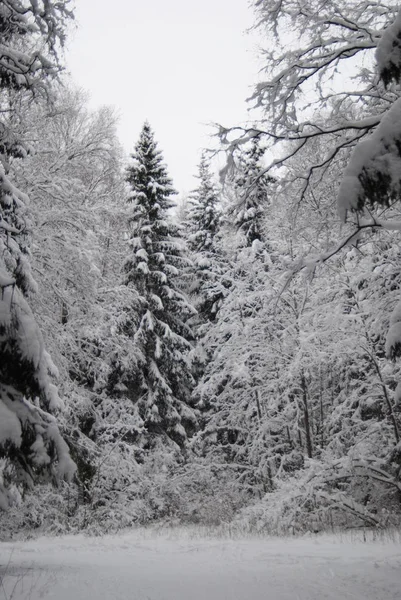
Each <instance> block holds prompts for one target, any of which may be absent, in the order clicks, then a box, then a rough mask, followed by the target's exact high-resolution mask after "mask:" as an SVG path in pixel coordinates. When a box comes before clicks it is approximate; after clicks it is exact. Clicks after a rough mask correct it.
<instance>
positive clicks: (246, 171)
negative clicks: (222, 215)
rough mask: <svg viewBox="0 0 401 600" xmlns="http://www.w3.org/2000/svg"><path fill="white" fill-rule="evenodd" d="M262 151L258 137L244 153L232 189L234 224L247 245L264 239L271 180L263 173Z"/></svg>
mask: <svg viewBox="0 0 401 600" xmlns="http://www.w3.org/2000/svg"><path fill="white" fill-rule="evenodd" d="M263 154H264V150H263V149H262V148H261V147H260V145H259V141H258V139H257V138H254V139H253V140H252V145H251V147H250V148H249V150H247V151H246V152H245V154H244V156H243V159H242V164H241V165H240V167H239V175H237V177H236V178H235V181H234V189H235V195H236V200H235V203H234V205H233V207H232V209H231V210H232V215H233V216H234V221H235V225H236V226H237V228H238V230H239V231H240V232H241V233H242V234H243V235H244V236H245V246H247V247H250V246H252V244H253V243H254V242H255V241H258V242H265V240H264V236H263V226H262V220H263V216H264V214H265V209H266V206H267V205H268V193H269V186H270V185H271V183H272V182H273V179H272V178H271V177H269V176H265V175H264V174H263V167H262V166H261V164H260V161H261V159H262V157H263Z"/></svg>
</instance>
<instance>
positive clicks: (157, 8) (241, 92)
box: [67, 0, 257, 193]
mask: <svg viewBox="0 0 401 600" xmlns="http://www.w3.org/2000/svg"><path fill="white" fill-rule="evenodd" d="M75 15H76V21H77V25H78V28H77V30H76V32H75V33H73V34H72V35H71V36H70V40H69V44H68V46H69V48H68V52H67V67H68V69H69V70H70V72H71V74H72V77H73V80H74V81H75V82H76V83H77V84H78V85H79V86H81V87H83V88H84V89H86V90H88V91H89V92H90V94H91V104H92V106H94V107H96V106H100V105H102V104H112V105H114V106H116V108H117V110H118V112H119V114H120V116H121V120H120V127H119V136H120V140H121V142H122V143H123V145H124V147H125V149H126V151H127V152H131V151H132V150H133V147H134V144H135V142H136V140H137V138H138V136H139V133H140V130H141V127H142V124H143V122H144V120H145V119H148V120H149V122H150V124H151V126H152V127H153V129H154V131H155V135H156V140H157V141H158V143H159V146H160V149H161V150H162V151H163V154H164V158H165V161H166V163H167V166H168V168H169V172H170V175H171V176H172V177H173V180H174V184H175V187H176V189H178V190H179V191H180V192H181V193H182V192H185V191H189V190H190V189H192V188H193V187H194V185H196V180H194V179H193V176H194V175H195V174H196V171H197V164H198V162H199V149H200V148H202V147H205V146H207V145H210V142H209V141H208V137H207V136H208V134H209V133H210V131H211V130H210V129H209V128H208V127H207V126H206V124H207V123H210V122H219V123H222V124H223V125H235V124H237V123H238V122H240V121H244V120H245V119H246V116H247V107H246V102H245V99H246V97H247V96H249V94H250V92H251V88H252V85H253V83H254V82H255V80H256V72H257V60H256V56H255V50H254V47H255V41H254V40H252V37H251V36H249V35H247V34H246V33H245V30H246V29H247V28H248V27H249V26H250V25H251V24H252V19H253V14H252V10H251V9H250V8H248V2H247V0H200V1H196V2H193V1H191V0H151V1H149V0H113V1H111V0H76V11H75Z"/></svg>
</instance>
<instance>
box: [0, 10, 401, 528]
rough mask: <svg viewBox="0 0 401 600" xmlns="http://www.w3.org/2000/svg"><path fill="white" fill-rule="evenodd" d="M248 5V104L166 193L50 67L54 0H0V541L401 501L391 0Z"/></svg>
mask: <svg viewBox="0 0 401 600" xmlns="http://www.w3.org/2000/svg"><path fill="white" fill-rule="evenodd" d="M250 10H253V11H254V17H255V26H254V27H255V29H256V30H257V32H258V36H259V37H260V39H261V40H262V44H263V48H262V49H261V60H262V61H263V69H262V71H261V74H260V79H259V80H258V81H256V82H254V87H253V93H252V95H251V97H250V98H249V99H248V105H249V109H250V113H249V114H250V121H249V122H248V123H247V124H246V125H237V124H235V123H234V124H232V127H230V128H226V127H223V126H222V125H216V126H215V128H214V132H213V134H214V135H213V136H212V138H211V141H210V146H209V147H206V148H200V149H199V156H200V160H199V164H198V165H197V166H196V165H194V172H195V171H196V173H197V182H198V184H197V187H196V188H195V189H194V190H192V192H191V193H190V194H188V196H187V197H181V198H179V197H178V194H177V192H176V191H175V188H174V182H173V181H172V179H171V177H170V174H169V169H168V165H166V164H165V162H164V157H163V148H161V147H160V146H159V143H158V139H157V131H154V130H153V128H152V123H149V122H147V121H146V120H145V118H146V116H144V124H143V128H142V131H141V133H140V136H139V138H138V139H133V140H132V152H131V155H130V157H129V159H128V160H127V159H126V157H125V155H124V151H123V149H122V146H121V144H120V142H119V139H118V137H117V133H116V127H117V116H116V112H115V110H114V109H113V107H107V106H105V107H103V108H100V109H97V110H93V109H90V108H89V104H88V98H87V96H86V94H85V92H84V91H82V90H79V89H77V87H76V86H74V82H73V79H72V78H71V77H69V76H68V75H67V74H66V73H65V68H64V64H63V47H64V46H65V44H66V43H67V42H68V35H69V32H70V31H71V29H72V27H73V26H74V25H73V23H74V14H73V7H72V4H71V3H70V1H69V0H1V1H0V530H1V537H2V539H9V538H11V537H12V536H13V535H14V534H15V533H16V532H21V531H23V532H25V533H29V532H34V531H40V532H45V533H53V534H63V533H67V532H73V533H76V532H81V531H84V532H89V533H92V534H104V533H108V532H115V531H117V530H120V529H124V528H127V527H132V526H136V525H150V524H155V523H164V524H170V525H191V524H192V525H193V524H199V525H205V526H211V527H216V528H218V527H220V526H224V527H230V528H231V529H232V530H235V529H238V530H241V531H244V530H246V531H255V532H265V533H266V534H288V533H290V534H297V533H300V534H301V533H304V532H310V531H312V532H316V531H331V530H334V529H336V530H338V529H346V528H350V527H359V526H364V527H374V528H377V529H386V528H389V527H394V526H398V525H399V524H400V522H401V362H400V358H401V297H400V292H401V244H400V232H401V204H400V199H401V91H400V80H401V11H399V5H398V2H395V1H392V0H383V1H377V2H376V1H367V0H352V1H346V0H329V1H326V0H324V1H323V0H304V1H300V0H280V1H277V0H252V2H251V7H250ZM250 84H252V82H250ZM244 102H245V100H244ZM218 162H219V164H223V167H222V168H220V170H219V172H218V168H217V166H216V165H217V163H218Z"/></svg>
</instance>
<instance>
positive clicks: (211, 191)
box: [189, 153, 220, 252]
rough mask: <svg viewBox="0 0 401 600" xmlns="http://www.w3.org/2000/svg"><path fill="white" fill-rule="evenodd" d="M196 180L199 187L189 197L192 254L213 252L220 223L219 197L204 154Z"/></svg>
mask: <svg viewBox="0 0 401 600" xmlns="http://www.w3.org/2000/svg"><path fill="white" fill-rule="evenodd" d="M198 179H199V185H198V187H197V188H196V189H195V190H194V191H193V192H192V194H191V196H190V210H189V227H190V231H191V234H190V238H189V242H190V247H191V249H192V250H193V251H194V252H205V251H209V252H213V251H214V244H215V237H216V234H217V232H218V230H219V222H220V218H219V213H218V210H217V205H218V202H219V197H218V192H217V190H216V187H215V185H214V183H213V181H212V176H211V173H210V165H209V162H208V160H207V158H206V156H205V154H204V153H203V154H202V158H201V161H200V163H199V174H198Z"/></svg>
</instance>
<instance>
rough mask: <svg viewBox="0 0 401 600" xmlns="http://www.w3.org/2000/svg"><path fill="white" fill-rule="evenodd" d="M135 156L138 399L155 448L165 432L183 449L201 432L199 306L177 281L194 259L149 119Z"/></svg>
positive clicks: (132, 220)
mask: <svg viewBox="0 0 401 600" xmlns="http://www.w3.org/2000/svg"><path fill="white" fill-rule="evenodd" d="M132 159H133V162H132V164H131V166H129V168H128V171H127V181H128V183H129V185H130V188H131V194H130V196H129V200H128V202H129V206H130V215H129V236H130V238H129V255H128V257H127V259H126V261H125V264H124V271H125V283H126V285H128V286H134V287H135V288H136V289H137V290H138V293H139V295H140V305H141V308H140V311H139V312H140V315H139V320H137V321H135V322H133V323H131V324H130V326H129V327H128V328H127V331H126V333H127V335H129V336H130V337H132V340H133V343H135V344H137V347H138V349H139V350H140V352H141V354H142V360H141V363H140V366H139V369H138V372H137V376H136V386H133V387H132V390H131V393H132V400H133V401H134V402H135V403H138V407H139V413H140V415H141V417H142V419H143V421H144V424H145V427H146V430H147V432H148V436H147V438H148V442H149V443H150V444H151V443H152V442H151V440H152V439H155V436H158V435H162V436H168V438H170V439H171V440H173V442H176V443H177V444H178V445H179V446H185V443H186V440H187V437H188V435H191V434H192V433H193V432H194V431H195V429H196V416H195V413H194V411H193V409H192V408H191V406H190V396H191V389H192V387H193V379H192V375H191V365H190V362H189V359H188V353H189V351H190V350H191V343H190V340H191V339H193V334H192V331H191V329H190V328H189V326H188V325H187V324H186V321H187V320H188V318H189V317H190V316H192V315H193V314H194V313H195V309H194V308H193V307H192V306H191V305H190V304H189V303H188V301H187V299H186V298H185V296H184V294H183V293H182V292H181V291H180V289H179V287H178V284H177V282H178V278H179V275H180V273H181V272H182V269H183V268H184V267H185V266H187V265H188V259H187V258H185V255H184V247H183V245H182V241H181V240H180V238H179V235H178V228H177V226H175V225H174V224H173V223H172V222H171V221H170V220H169V215H168V211H169V209H170V208H172V207H173V206H174V204H173V202H172V200H171V196H173V195H174V194H175V190H174V189H173V186H172V181H171V179H170V178H169V176H168V174H167V170H166V167H165V165H164V164H163V159H162V154H161V152H160V150H158V147H157V144H156V142H155V140H154V135H153V131H152V130H151V128H150V125H149V124H148V123H147V122H146V123H145V124H144V126H143V129H142V131H141V134H140V137H139V141H138V143H137V144H136V146H135V151H134V153H133V154H132Z"/></svg>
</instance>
